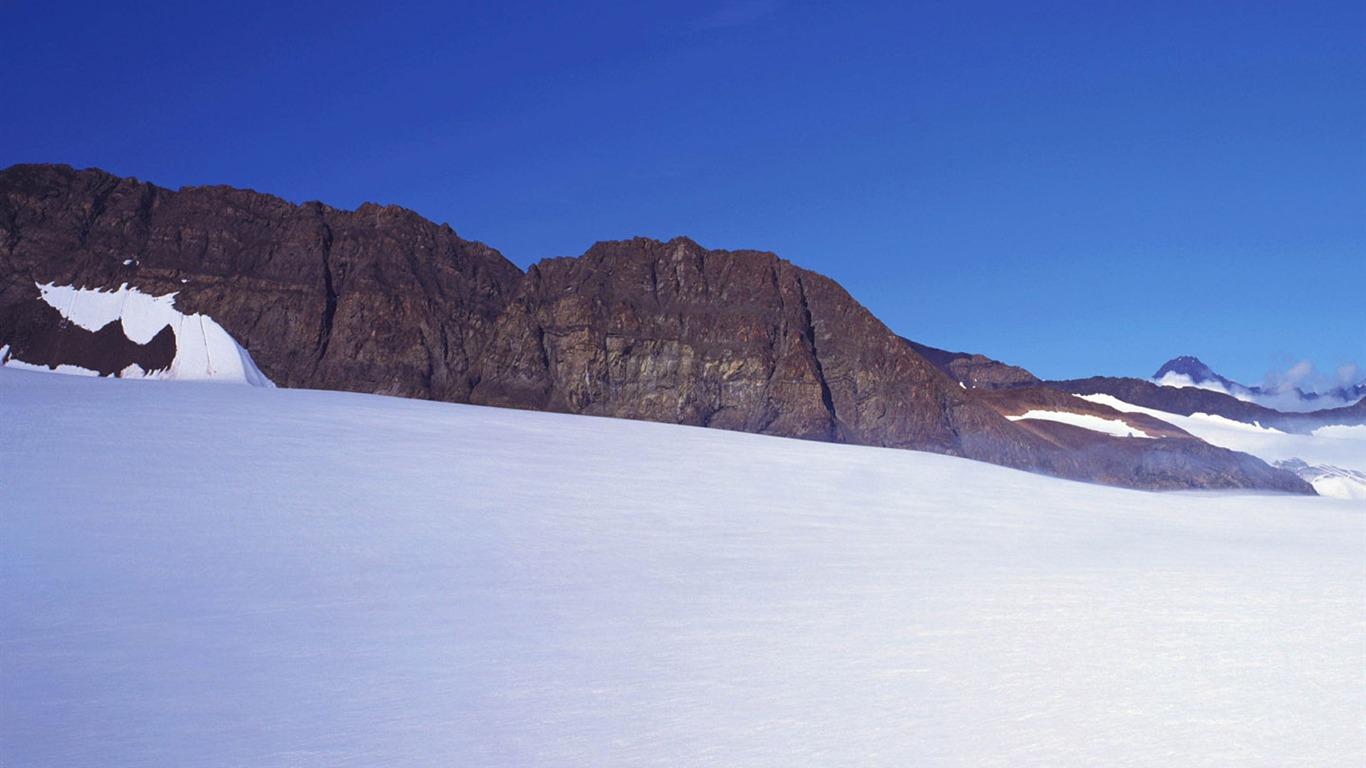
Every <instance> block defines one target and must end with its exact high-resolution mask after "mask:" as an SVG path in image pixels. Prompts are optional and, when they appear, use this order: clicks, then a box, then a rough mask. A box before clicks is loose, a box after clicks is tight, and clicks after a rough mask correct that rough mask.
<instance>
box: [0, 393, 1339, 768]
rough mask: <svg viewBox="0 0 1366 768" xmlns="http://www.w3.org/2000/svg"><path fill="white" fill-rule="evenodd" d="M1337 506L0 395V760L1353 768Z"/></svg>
mask: <svg viewBox="0 0 1366 768" xmlns="http://www.w3.org/2000/svg"><path fill="white" fill-rule="evenodd" d="M1364 606H1366V509H1364V508H1363V504H1362V503H1361V502H1359V501H1353V500H1344V499H1332V498H1313V497H1297V496H1280V495H1256V494H1236V493H1216V494H1211V493H1193V492H1191V493H1164V494H1158V493H1144V492H1137V491H1129V490H1121V489H1115V488H1108V487H1101V486H1094V485H1086V484H1080V483H1073V482H1067V481H1061V480H1054V479H1050V478H1046V477H1040V476H1036V475H1030V474H1026V473H1022V472H1016V471H1012V470H1008V469H1003V468H1001V467H996V466H990V465H986V464H979V463H974V462H970V461H965V460H959V459H954V458H950V457H945V456H937V455H930V454H922V453H914V452H907V451H892V450H882V449H874V448H860V447H851V446H838V445H827V444H821V443H812V442H801V441H796V440H784V439H777V438H768V437H761V436H755V435H747V434H739V433H729V432H720V431H709V430H702V429H693V428H686V427H677V426H667V425H659V424H648V423H638V422H627V421H616V420H607V419H595V418H588V417H580V416H562V415H554V414H543V413H532V412H522V411H511V410H497V409H489V408H479V407H471V406H460V405H449V404H441V403H431V402H419V401H412V400H398V399H389V398H383V397H375V396H366V395H356V394H346V393H335V392H310V391H297V390H278V389H262V388H253V387H222V386H211V385H207V384H202V383H196V382H175V383H164V382H148V381H134V380H120V379H98V378H83V377H63V376H53V375H50V374H43V373H34V372H29V371H18V370H0V765H5V766H26V767H35V766H63V767H64V768H69V767H70V766H108V765H138V766H176V767H177V768H184V767H186V766H191V767H193V766H244V765H250V766H310V765H317V766H359V765H365V766H378V765H386V766H387V765H406V766H413V765H417V766H423V765H431V766H449V765H460V766H573V765H581V766H626V765H630V766H679V765H715V766H784V767H787V766H817V765H819V766H878V765H885V766H1021V765H1049V766H1057V765H1110V766H1172V765H1181V766H1216V765H1217V766H1288V765H1295V766H1359V765H1362V764H1366V610H1363V607H1364Z"/></svg>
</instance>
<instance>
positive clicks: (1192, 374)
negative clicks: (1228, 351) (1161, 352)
mask: <svg viewBox="0 0 1366 768" xmlns="http://www.w3.org/2000/svg"><path fill="white" fill-rule="evenodd" d="M1170 375H1177V376H1186V377H1188V378H1189V379H1190V380H1191V381H1192V382H1193V383H1195V384H1204V383H1208V382H1218V383H1219V384H1221V385H1223V386H1225V387H1227V386H1230V385H1232V384H1233V383H1234V382H1232V381H1230V380H1228V379H1226V378H1224V377H1223V376H1220V375H1219V374H1217V373H1215V372H1214V369H1212V368H1210V367H1209V366H1208V365H1206V364H1205V362H1204V361H1203V360H1201V359H1200V358H1198V357H1195V356H1194V355H1181V356H1180V357H1174V358H1172V359H1171V360H1168V361H1167V362H1166V363H1164V364H1163V365H1162V367H1161V368H1158V369H1157V373H1154V374H1153V379H1154V380H1161V379H1163V378H1165V377H1167V376H1170Z"/></svg>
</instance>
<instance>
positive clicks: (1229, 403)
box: [1043, 376, 1366, 433]
mask: <svg viewBox="0 0 1366 768" xmlns="http://www.w3.org/2000/svg"><path fill="white" fill-rule="evenodd" d="M1043 386H1045V387H1048V388H1050V389H1055V390H1058V391H1061V392H1070V393H1072V394H1078V395H1095V394H1102V395H1110V396H1111V397H1115V398H1118V399H1120V400H1123V401H1124V402H1126V403H1129V404H1131V405H1137V406H1140V407H1143V408H1152V409H1154V410H1158V411H1165V412H1167V413H1176V414H1181V415H1182V416H1189V415H1191V414H1194V413H1208V414H1212V415H1215V416H1223V417H1224V418H1227V419H1232V420H1234V421H1241V422H1243V423H1246V424H1258V425H1261V426H1263V427H1271V428H1274V429H1279V430H1281V431H1283V432H1300V433H1307V432H1311V431H1313V430H1315V429H1318V428H1319V427H1323V426H1328V425H1332V424H1346V425H1362V424H1366V400H1362V401H1358V402H1357V403H1356V404H1355V405H1351V406H1347V407H1344V408H1327V409H1324V410H1320V411H1310V412H1308V413H1285V412H1282V411H1277V410H1273V409H1271V408H1267V407H1265V406H1261V405H1257V404H1256V403H1250V402H1247V401H1246V400H1239V399H1238V398H1236V397H1233V396H1232V395H1228V394H1225V393H1223V392H1218V391H1215V390H1211V389H1200V388H1198V387H1164V386H1161V385H1159V384H1154V383H1153V382H1151V381H1146V380H1144V379H1134V378H1124V377H1111V376H1093V377H1091V378H1089V379H1067V380H1063V381H1046V382H1043Z"/></svg>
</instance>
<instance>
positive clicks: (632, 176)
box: [0, 0, 1366, 383]
mask: <svg viewBox="0 0 1366 768" xmlns="http://www.w3.org/2000/svg"><path fill="white" fill-rule="evenodd" d="M1121 5H1122V6H1123V7H1121ZM0 71H2V72H3V73H4V77H3V78H0V166H8V165H10V164H12V163H16V162H63V163H69V164H71V165H75V166H77V167H90V166H95V167H100V168H103V169H105V170H108V171H111V172H113V173H117V174H120V175H126V176H136V177H138V178H140V179H144V180H147V181H152V182H154V183H157V184H159V185H162V186H167V187H172V188H175V187H179V186H182V185H197V184H229V185H233V186H239V187H247V188H252V189H256V190H259V191H263V192H270V193H273V194H277V195H280V196H281V197H284V198H286V199H289V200H293V201H296V202H302V201H305V200H322V201H323V202H326V203H328V204H330V205H334V206H337V207H345V208H353V207H355V206H357V205H359V204H360V203H362V202H365V201H367V200H371V201H375V202H380V203H385V204H396V205H402V206H405V207H408V208H412V209H414V210H416V211H418V212H419V213H421V214H422V215H424V216H426V217H428V218H430V219H433V220H435V221H438V222H442V221H444V222H449V223H450V224H451V225H452V226H453V227H455V229H456V231H457V232H459V233H460V234H461V235H462V236H464V237H466V238H470V239H475V240H481V241H484V242H487V243H488V244H490V245H492V246H493V247H495V248H498V249H499V250H500V251H502V252H503V253H504V254H505V255H506V256H507V257H508V258H510V259H511V260H512V261H514V262H516V263H517V264H518V265H519V266H522V267H526V266H527V265H528V264H530V263H532V262H534V261H536V260H538V259H541V258H546V257H552V256H565V255H577V254H579V253H582V252H583V251H584V250H586V249H587V248H588V247H589V246H590V245H591V244H592V243H593V242H594V241H597V240H607V239H619V238H627V237H632V236H635V235H645V236H650V237H657V238H661V239H667V238H670V237H673V236H676V235H687V236H690V237H692V238H693V239H695V240H697V241H698V242H699V243H701V244H702V245H704V246H706V247H710V248H727V249H736V248H757V249H762V250H772V251H775V252H777V253H778V254H779V255H781V256H783V257H784V258H787V259H789V260H791V261H792V262H794V263H796V264H798V265H800V266H803V267H806V268H809V269H812V270H815V271H818V272H821V273H824V274H826V275H829V276H830V277H832V278H834V279H836V280H838V281H839V282H840V283H841V284H842V285H844V286H845V288H847V289H848V290H849V291H850V293H852V294H853V295H854V297H855V298H856V299H858V300H859V301H861V302H863V303H864V304H865V305H866V306H868V307H869V309H871V310H872V311H873V312H874V313H875V314H876V315H877V316H878V317H879V318H881V319H882V320H883V321H884V322H886V323H887V324H888V325H889V326H890V327H891V328H892V329H893V330H895V331H896V332H898V333H900V334H902V335H904V336H907V337H910V338H912V339H915V340H917V341H921V342H924V343H927V344H931V345H934V346H940V347H946V348H949V349H953V350H964V351H973V352H981V353H984V354H988V355H991V356H993V357H997V358H1000V359H1004V360H1006V361H1008V362H1012V363H1016V364H1019V365H1023V366H1025V367H1027V368H1029V369H1031V370H1033V371H1034V372H1035V373H1037V374H1039V375H1041V376H1045V377H1049V378H1061V377H1072V376H1085V375H1092V374H1109V375H1139V376H1147V375H1150V374H1152V373H1153V372H1154V371H1155V370H1156V369H1157V368H1158V366H1159V365H1161V364H1162V363H1163V362H1164V361H1165V360H1167V359H1168V358H1169V357H1173V356H1176V355H1179V354H1194V355H1198V356H1200V357H1201V358H1203V359H1204V360H1205V361H1206V362H1207V363H1209V364H1210V365H1211V366H1212V367H1214V368H1215V369H1216V370H1218V371H1220V372H1221V373H1224V374H1225V375H1227V376H1229V377H1231V378H1234V379H1238V380H1241V381H1244V382H1245V383H1257V382H1259V381H1261V380H1262V378H1263V377H1264V376H1265V375H1266V374H1267V373H1268V371H1272V370H1285V369H1289V368H1290V367H1291V366H1292V365H1293V364H1295V363H1297V362H1300V361H1302V360H1309V361H1311V362H1312V363H1313V364H1314V365H1315V366H1316V367H1317V370H1318V371H1319V373H1320V374H1321V375H1323V376H1327V377H1330V378H1331V377H1332V376H1333V374H1334V371H1335V370H1336V369H1337V368H1338V367H1339V366H1343V365H1346V364H1360V365H1362V366H1363V367H1366V4H1363V3H1361V2H1344V3H1312V2H1311V3H1294V4H1292V3H1285V2H1229V3H1220V2H1210V3H1199V2H1172V3H1167V2H1143V3H1132V4H1120V3H1109V2H1049V1H1048V0H1044V1H1042V2H978V3H973V2H899V3H882V2H872V3H847V4H832V3H821V2H801V1H798V0H794V1H792V2H780V1H778V0H740V1H738V2H701V3H678V2H656V3H603V2H582V3H518V2H501V3H404V4H399V5H398V7H391V6H387V5H384V4H379V3H348V2H334V3H327V4H322V3H316V4H304V3H287V2H254V1H251V0H248V1H245V2H235V3H213V4H195V3H185V2H176V3H156V2H147V3H137V4H118V3H107V2H106V3H98V4H96V3H89V4H86V3H62V4H59V3H50V4H49V3H25V4H22V5H18V6H15V7H8V8H6V11H5V23H4V24H3V25H0Z"/></svg>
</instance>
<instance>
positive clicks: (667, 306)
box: [471, 238, 1047, 466]
mask: <svg viewBox="0 0 1366 768" xmlns="http://www.w3.org/2000/svg"><path fill="white" fill-rule="evenodd" d="M471 401H472V402H475V403H482V404H488V405H498V406H511V407H523V408H535V409H544V410H554V411H563V412H568V413H582V414H591V415H597V416H615V417H623V418H632V419H646V420H650V421H665V422H672V423H678V424H690V425H696V426H706V427H717V428H722V429H733V430H740V431H745V432H757V433H762V434H772V435H782V436H787V437H800V438H807V439H815V440H831V441H839V442H851V443H858V444H862V445H878V446H887V447H896V448H916V449H921V450H932V451H937V452H941V453H950V454H955V455H964V456H970V457H973V458H981V459H984V460H990V461H995V462H997V463H1007V464H1011V465H1013V466H1035V465H1044V464H1047V459H1046V457H1044V456H1040V455H1036V454H1038V452H1039V451H1038V448H1037V446H1034V445H1032V444H1031V441H1029V440H1028V439H1027V438H1024V439H1022V438H1023V436H1022V435H1020V434H1019V430H1016V429H1014V428H1013V427H1012V426H1011V425H1010V424H1009V423H1008V422H1006V421H1005V420H1004V419H1002V418H1000V417H999V416H998V415H997V414H996V413H994V412H992V411H991V410H990V409H987V408H984V407H982V406H981V405H979V404H977V403H975V402H973V401H972V400H971V399H970V398H969V397H968V395H967V394H965V393H964V392H962V390H961V388H960V387H958V386H957V385H956V384H955V383H954V382H952V381H950V380H949V379H948V378H947V377H946V376H944V375H943V374H942V373H941V372H939V371H938V370H937V369H935V368H934V366H932V365H930V364H929V363H928V362H927V361H926V360H924V358H922V357H920V356H919V355H917V354H915V353H914V351H912V350H911V349H910V348H909V347H907V346H905V345H904V344H901V343H900V342H899V339H898V338H897V337H896V336H895V335H894V334H892V332H891V331H889V330H888V329H887V328H886V326H884V325H882V323H880V322H878V321H877V319H876V318H874V317H873V316H872V314H871V313H869V312H868V311H867V310H866V309H865V308H863V307H862V306H861V305H859V304H858V303H857V302H855V301H854V300H853V299H852V298H851V297H850V296H849V295H848V294H847V293H846V292H845V291H844V290H843V289H842V288H840V287H839V286H838V285H836V284H835V283H834V282H832V281H831V280H829V279H827V278H824V277H822V276H820V275H817V274H815V273H812V272H807V271H806V270H803V269H800V268H797V267H794V266H793V265H792V264H790V263H788V262H786V261H784V260H782V259H779V258H778V257H777V256H775V255H773V254H771V253H761V252H756V251H735V252H730V251H708V250H705V249H703V248H702V247H701V246H699V245H697V244H696V243H694V242H692V241H691V240H688V239H686V238H678V239H675V240H672V241H670V242H667V243H661V242H658V241H654V240H647V239H643V238H640V239H636V240H630V241H623V242H610V243H599V244H597V245H595V246H593V248H591V249H590V250H589V251H588V252H587V253H585V254H584V255H583V256H581V257H579V258H576V259H550V260H546V261H542V262H541V263H539V264H536V265H535V266H533V267H532V268H531V269H530V270H529V271H528V273H527V277H526V279H525V280H524V281H523V283H522V288H521V290H520V291H519V292H518V294H517V295H516V296H515V297H514V298H513V300H512V302H511V304H510V305H509V307H508V309H507V311H506V312H505V313H504V314H503V316H502V318H500V320H499V321H498V324H497V326H496V328H495V330H494V333H493V338H492V340H491V341H490V342H489V344H488V347H487V348H486V350H485V355H484V359H483V362H482V366H481V368H480V375H479V383H478V384H477V385H476V386H475V388H474V391H473V393H472V395H471Z"/></svg>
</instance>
